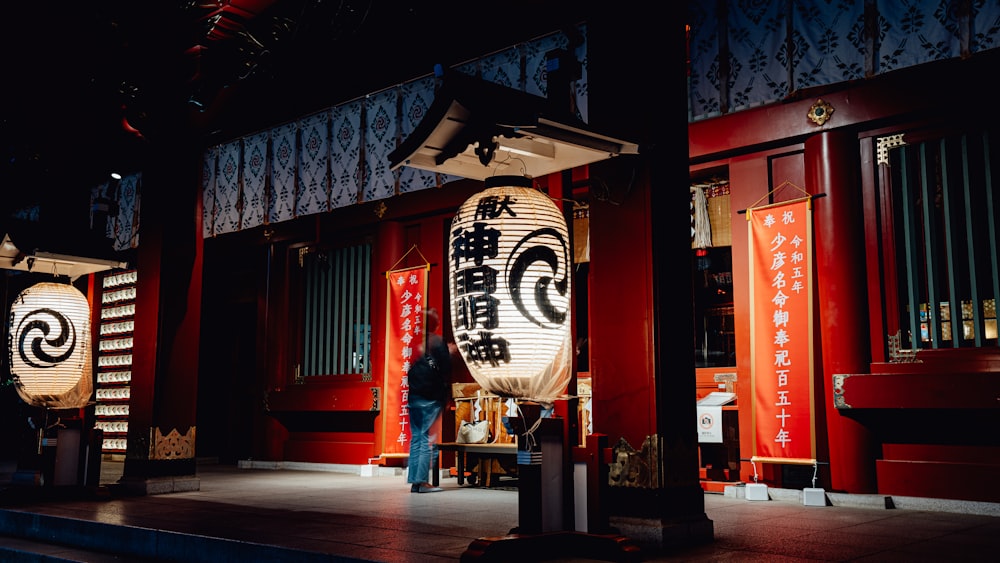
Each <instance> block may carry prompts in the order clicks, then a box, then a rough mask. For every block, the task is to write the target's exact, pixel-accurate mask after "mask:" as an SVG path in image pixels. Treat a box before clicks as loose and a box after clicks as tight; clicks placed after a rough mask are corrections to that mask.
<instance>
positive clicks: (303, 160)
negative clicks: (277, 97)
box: [295, 111, 330, 216]
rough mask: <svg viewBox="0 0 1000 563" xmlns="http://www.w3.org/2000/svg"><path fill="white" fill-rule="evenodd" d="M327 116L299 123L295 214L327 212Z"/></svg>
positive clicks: (326, 113)
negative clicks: (297, 182) (297, 181)
mask: <svg viewBox="0 0 1000 563" xmlns="http://www.w3.org/2000/svg"><path fill="white" fill-rule="evenodd" d="M329 165H330V112H329V111H322V112H320V113H318V114H314V115H311V116H309V117H306V118H303V119H301V120H299V169H298V173H299V189H298V191H297V192H296V193H297V195H296V200H295V214H296V215H298V216H302V215H314V214H316V213H323V212H324V211H329V210H330V180H329V177H328V173H329Z"/></svg>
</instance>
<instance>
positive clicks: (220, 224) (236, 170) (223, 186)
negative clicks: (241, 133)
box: [215, 139, 243, 234]
mask: <svg viewBox="0 0 1000 563" xmlns="http://www.w3.org/2000/svg"><path fill="white" fill-rule="evenodd" d="M242 144H243V142H242V140H240V139H237V140H236V141H232V142H230V143H227V144H225V145H222V148H221V150H220V151H219V173H218V176H217V177H216V181H215V208H216V215H215V234H223V233H232V232H236V231H238V230H239V228H240V209H239V201H240V168H241V165H240V160H241V159H240V157H241V156H242V154H243V151H242V150H241V146H242Z"/></svg>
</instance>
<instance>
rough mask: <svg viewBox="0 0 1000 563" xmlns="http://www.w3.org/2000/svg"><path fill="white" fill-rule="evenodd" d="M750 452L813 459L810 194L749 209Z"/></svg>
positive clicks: (777, 458)
mask: <svg viewBox="0 0 1000 563" xmlns="http://www.w3.org/2000/svg"><path fill="white" fill-rule="evenodd" d="M747 225H748V228H749V241H750V244H749V247H750V324H751V327H750V350H751V373H750V376H751V385H752V387H753V390H754V396H753V403H752V410H753V415H752V419H753V432H754V447H753V458H754V459H755V460H757V461H762V462H772V463H801V464H814V463H815V458H816V447H815V443H816V439H815V424H814V405H813V357H812V206H811V199H810V198H804V199H798V200H795V201H790V202H784V203H779V204H775V205H770V206H766V207H758V208H756V209H748V210H747Z"/></svg>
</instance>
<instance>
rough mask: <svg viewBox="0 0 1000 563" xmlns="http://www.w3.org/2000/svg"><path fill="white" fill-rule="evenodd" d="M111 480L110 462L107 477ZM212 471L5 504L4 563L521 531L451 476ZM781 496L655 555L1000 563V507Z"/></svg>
mask: <svg viewBox="0 0 1000 563" xmlns="http://www.w3.org/2000/svg"><path fill="white" fill-rule="evenodd" d="M111 472H113V469H111V470H109V468H107V467H105V469H104V471H103V479H102V480H107V479H108V477H107V475H108V474H109V473H111ZM198 476H199V478H200V481H201V482H200V490H198V491H193V492H181V493H171V494H165V495H147V496H137V497H119V496H108V497H104V498H94V497H92V496H90V497H85V498H44V499H43V498H38V495H35V498H32V495H30V494H24V493H25V492H24V491H23V490H22V491H21V492H20V493H19V494H17V495H8V496H7V497H4V496H3V495H0V560H2V561H60V560H61V561H86V562H94V563H102V562H105V561H118V562H122V561H133V562H135V561H154V560H159V561H163V560H174V561H213V562H219V561H275V562H278V561H281V562H284V561H296V562H303V561H306V562H308V561H381V562H410V561H416V562H436V561H440V562H443V561H456V560H460V559H461V558H462V556H463V553H466V551H467V550H468V549H469V547H470V544H472V543H473V542H475V541H476V540H477V539H479V538H483V537H490V536H503V535H505V534H507V533H508V532H509V531H510V530H511V529H513V528H515V527H516V526H517V523H518V522H517V518H518V493H517V491H516V490H504V489H485V488H476V487H469V486H465V487H459V486H458V484H457V482H456V480H455V479H444V480H443V481H442V487H443V488H444V491H442V492H439V493H432V494H412V493H410V492H409V487H408V486H407V485H406V483H405V476H404V475H402V474H399V475H379V476H373V477H363V476H360V475H358V474H357V473H347V472H338V471H316V470H303V469H301V468H299V469H291V470H290V469H277V470H276V469H240V468H237V467H234V466H225V465H199V467H198ZM984 486H992V485H991V484H984ZM770 493H771V495H772V497H771V498H772V500H766V501H749V500H746V499H745V498H738V496H736V495H723V494H706V495H705V512H706V515H707V516H708V518H709V519H710V520H711V521H712V523H713V526H714V538H715V540H714V542H712V543H711V544H709V545H704V546H700V547H693V548H687V549H684V550H681V551H679V552H677V553H669V554H657V555H653V554H648V553H647V554H643V556H642V557H641V559H642V560H644V561H685V562H693V563H697V562H708V561H715V562H720V561H740V562H745V561H749V562H763V561H767V562H795V561H872V562H876V561H878V562H885V561H898V562H903V561H905V562H931V561H933V562H940V561H948V562H955V561H977V562H979V561H983V562H986V561H990V562H998V561H1000V506H998V505H995V504H990V503H948V502H944V503H942V502H934V501H929V500H928V499H892V500H893V501H894V502H895V503H896V505H897V506H906V505H909V506H911V507H913V508H893V509H886V508H885V507H884V502H881V501H884V497H878V498H876V499H874V502H873V498H866V497H861V496H853V495H828V496H829V497H830V498H832V499H833V500H832V501H831V502H834V501H835V502H836V504H837V505H835V506H803V504H802V502H801V500H800V498H801V497H798V496H796V495H798V494H799V493H800V492H799V491H788V490H776V489H772V490H771V491H770ZM5 498H6V500H5ZM782 498H784V500H782ZM25 538H35V539H33V540H29V539H25ZM58 541H72V542H73V543H75V547H66V546H59V545H55V543H56V542H58ZM102 550H106V551H117V554H116V555H109V554H107V553H102V552H101V551H102ZM589 556H590V555H589V554H587V555H581V554H580V553H566V556H565V557H561V556H560V557H558V558H556V559H553V558H548V559H546V560H548V561H553V560H556V561H562V562H569V561H593V560H594V559H590V558H588V557H589ZM515 559H516V560H517V561H531V560H532V558H531V555H530V553H524V554H520V555H518V556H517V557H516V558H515Z"/></svg>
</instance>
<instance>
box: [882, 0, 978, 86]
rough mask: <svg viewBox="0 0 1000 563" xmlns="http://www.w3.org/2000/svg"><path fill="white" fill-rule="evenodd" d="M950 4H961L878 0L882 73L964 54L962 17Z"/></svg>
mask: <svg viewBox="0 0 1000 563" xmlns="http://www.w3.org/2000/svg"><path fill="white" fill-rule="evenodd" d="M949 4H952V5H957V4H958V3H957V2H925V1H923V0H877V1H876V3H875V5H876V7H877V8H878V14H879V24H878V27H879V29H880V31H881V37H880V38H879V51H878V70H879V72H880V73H881V72H889V71H891V70H896V69H899V68H906V67H909V66H913V65H918V64H921V63H926V62H930V61H937V60H941V59H950V58H952V57H957V56H959V55H961V46H960V45H959V37H958V19H957V17H956V15H955V14H954V12H953V10H952V9H949V8H951V6H949Z"/></svg>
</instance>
